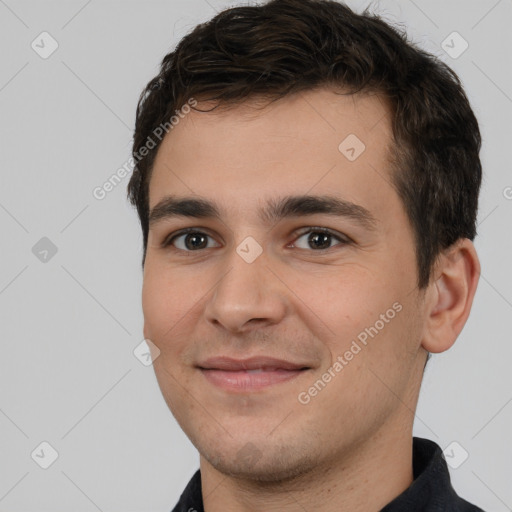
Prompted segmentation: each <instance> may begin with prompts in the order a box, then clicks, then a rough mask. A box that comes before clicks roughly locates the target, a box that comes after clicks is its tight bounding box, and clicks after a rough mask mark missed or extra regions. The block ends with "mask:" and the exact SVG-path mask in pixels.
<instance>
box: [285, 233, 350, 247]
mask: <svg viewBox="0 0 512 512" xmlns="http://www.w3.org/2000/svg"><path fill="white" fill-rule="evenodd" d="M306 235H307V238H306ZM301 238H305V241H304V242H300V243H299V244H298V243H297V242H298V241H299V240H301ZM335 240H337V241H338V243H337V244H334V245H341V244H347V243H348V240H346V239H345V238H344V237H342V236H340V235H338V234H335V233H333V232H332V231H331V230H329V229H327V228H308V229H307V230H306V231H302V233H301V234H300V236H299V237H298V238H297V239H296V240H295V242H294V243H293V246H294V247H298V248H299V249H313V250H316V251H322V250H327V249H330V248H331V247H332V245H331V244H332V243H333V241H335Z"/></svg>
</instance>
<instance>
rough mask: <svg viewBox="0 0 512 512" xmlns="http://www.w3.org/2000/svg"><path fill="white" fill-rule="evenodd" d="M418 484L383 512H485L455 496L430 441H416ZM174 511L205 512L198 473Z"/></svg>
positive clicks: (397, 498) (436, 449)
mask: <svg viewBox="0 0 512 512" xmlns="http://www.w3.org/2000/svg"><path fill="white" fill-rule="evenodd" d="M413 475H414V481H413V483H412V484H411V485H410V487H408V488H407V489H406V490H405V491H404V492H403V493H402V494H400V496H397V497H396V498H395V499H394V500H393V501H392V502H391V503H389V504H387V505H386V506H385V507H384V508H383V509H382V510H381V512H483V511H482V509H480V508H478V507H476V506H474V505H471V503H468V502H467V501H465V500H463V499H462V498H460V497H459V496H457V494H456V493H455V491H454V489H453V487H452V484H451V482H450V473H449V472H448V467H447V465H446V461H445V460H444V458H443V456H442V451H441V448H440V447H439V446H438V445H437V444H436V443H434V442H433V441H429V440H428V439H422V438H420V437H414V438H413ZM172 512H204V509H203V498H202V495H201V473H200V471H199V470H198V471H197V472H196V473H195V475H194V476H193V477H192V479H191V480H190V482H189V483H188V485H187V487H186V489H185V490H184V491H183V494H182V495H181V498H180V500H179V502H178V504H177V505H176V507H175V508H174V509H173V510H172Z"/></svg>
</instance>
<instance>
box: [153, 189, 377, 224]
mask: <svg viewBox="0 0 512 512" xmlns="http://www.w3.org/2000/svg"><path fill="white" fill-rule="evenodd" d="M258 214H259V218H260V220H262V221H263V222H265V223H267V224H272V223H274V222H278V221H279V220H282V219H285V218H289V217H304V216H307V215H315V214H324V215H332V216H335V217H348V218H350V219H353V220H355V221H356V222H357V223H359V224H360V225H361V226H363V227H364V228H366V229H368V230H372V231H374V230H376V229H377V219H376V218H375V217H374V216H373V215H372V213H371V212H370V211H369V210H367V209H366V208H365V207H363V206H361V205H358V204H355V203H352V202H350V201H347V200H345V199H340V198H338V197H333V196H328V195H322V196H317V195H300V196H286V197H282V198H277V199H270V200H268V201H267V204H266V206H265V207H264V208H261V209H260V210H259V212H258ZM174 217H189V218H197V219H207V218H211V219H218V220H221V218H222V215H221V208H219V207H218V206H217V205H216V204H215V203H214V202H211V201H209V200H206V199H200V198H199V199H198V198H195V197H175V196H166V197H164V198H163V199H162V200H161V201H159V202H158V203H157V204H156V205H155V206H154V207H153V209H152V210H151V212H150V214H149V225H150V226H152V225H154V224H155V223H157V222H158V221H160V220H162V219H170V218H174Z"/></svg>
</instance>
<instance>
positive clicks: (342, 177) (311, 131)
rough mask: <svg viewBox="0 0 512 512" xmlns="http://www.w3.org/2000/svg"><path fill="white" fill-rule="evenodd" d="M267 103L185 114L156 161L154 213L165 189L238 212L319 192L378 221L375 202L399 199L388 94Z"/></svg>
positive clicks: (318, 94)
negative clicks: (392, 163) (356, 206)
mask: <svg viewBox="0 0 512 512" xmlns="http://www.w3.org/2000/svg"><path fill="white" fill-rule="evenodd" d="M262 105H263V104H262V102H261V101H254V100H248V101H246V102H244V103H242V104H240V105H237V106H232V107H230V108H228V109H221V110H214V111H212V112H196V111H194V110H191V111H190V112H189V113H187V114H185V115H183V116H182V118H181V119H180V121H179V123H178V124H177V125H176V126H174V128H173V129H172V130H171V131H170V132H169V133H168V134H167V135H166V137H165V138H164V140H163V142H162V144H161V145H160V148H159V151H158V154H157V157H156V159H155V163H154V167H153V173H152V177H151V181H150V187H149V203H150V210H151V209H152V208H153V207H154V206H155V205H156V204H157V203H158V202H160V201H161V200H162V198H164V197H165V196H167V195H169V194H172V195H174V196H178V197H179V196H183V197H184V196H187V197H190V196H191V195H193V196H198V197H202V198H209V199H210V200H211V201H214V202H216V203H217V204H219V205H221V206H223V213H225V214H226V215H229V214H233V215H239V214H240V212H249V211H250V210H254V211H256V210H257V211H258V212H259V211H260V209H261V206H262V201H264V202H268V201H271V200H272V199H273V198H276V197H282V196H285V195H296V196H299V195H306V194H308V193H315V194H321V195H325V194H329V195H331V196H332V195H337V196H339V197H340V198H343V199H344V200H347V201H351V202H353V203H357V204H362V205H363V206H365V207H366V208H367V209H368V210H372V208H373V209H374V211H375V212H376V213H377V215H376V216H377V217H378V216H379V214H378V210H379V207H380V208H381V209H382V208H385V207H386V202H387V201H388V200H389V199H391V200H393V199H395V200H396V199H397V198H396V196H395V197H394V198H393V197H392V196H393V195H394V189H393V188H392V187H391V184H390V163H389V154H390V153H389V151H390V148H391V142H392V129H391V112H390V108H389V106H388V104H387V102H386V101H385V100H384V99H383V98H381V97H379V96H377V95H369V94H364V95H363V94H355V95H354V94H347V93H345V94H339V93H335V92H333V91H332V90H328V89H318V90H314V91H308V92H303V93H299V94H294V95H292V96H287V97H284V98H282V99H280V100H278V101H276V102H274V103H271V104H266V106H262ZM209 107H211V105H207V104H201V103H199V104H198V108H201V109H207V108H209ZM387 196H388V197H387Z"/></svg>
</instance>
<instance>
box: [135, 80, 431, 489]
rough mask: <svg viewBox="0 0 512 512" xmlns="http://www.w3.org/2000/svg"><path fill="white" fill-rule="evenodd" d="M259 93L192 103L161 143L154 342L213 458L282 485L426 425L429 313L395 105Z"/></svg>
mask: <svg viewBox="0 0 512 512" xmlns="http://www.w3.org/2000/svg"><path fill="white" fill-rule="evenodd" d="M252 103H253V102H247V103H244V104H243V105H241V106H237V107H234V108H232V109H229V110H226V111H219V112H211V113H201V112H195V111H192V112H190V113H188V114H187V115H186V116H184V118H183V119H181V120H180V122H179V124H178V125H177V126H175V128H174V129H173V130H172V131H171V132H170V133H169V134H168V135H167V137H166V138H165V139H164V141H163V142H162V145H161V147H160V149H159V151H158V154H157V158H156V161H155V165H154V169H153V174H152V178H151V182H150V189H149V202H150V211H152V221H151V225H150V231H149V240H148V247H147V255H146V260H145V268H144V285H143V312H144V321H145V323H144V335H145V337H146V338H148V339H149V340H151V341H152V342H153V343H154V344H155V345H156V346H157V347H158V349H159V350H160V355H159V356H158V357H157V358H156V359H155V361H154V368H155V372H156V376H157V379H158V383H159V386H160V388H161V390H162V393H163V396H164V398H165V400H166V402H167V404H168V406H169V407H170V409H171V411H172V413H173V414H174V416H175V418H176V419H177V421H178V422H179V424H180V426H181V427H182V429H183V430H184V432H185V433H186V434H187V435H188V437H189V438H190V439H191V441H192V442H193V443H194V445H195V446H196V447H197V449H198V450H199V452H200V454H201V456H202V461H204V462H205V463H207V464H209V465H211V466H213V467H214V468H216V469H218V470H219V471H222V472H223V473H225V474H230V475H238V476H246V477H251V478H256V479H260V480H265V479H268V480H272V479H273V480H276V479H282V478H288V477H291V476H295V475H299V474H301V473H304V472H306V471H308V470H310V469H311V468H314V467H322V466H325V467H326V468H327V467H330V466H332V464H333V463H334V462H335V461H339V460H347V458H348V457H350V456H351V454H352V453H355V451H356V449H360V448H361V446H362V445H364V443H367V442H369V440H371V439H377V438H379V437H381V438H386V436H388V437H389V436H390V435H392V432H396V429H397V428H402V429H404V428H405V429H408V428H412V427H411V425H412V414H411V410H414V407H415V404H416V399H417V393H418V390H419V385H420V381H421V373H422V368H423V364H424V361H425V352H424V350H423V349H422V348H421V333H422V329H423V327H424V315H425V313H424V310H423V306H422V305H423V303H422V301H421V300H420V297H421V295H420V293H419V292H418V290H417V288H416V279H417V267H416V258H415V252H414V243H413V232H412V228H411V226H410V224H409V221H408V219H407V217H406V214H405V211H404V209H403V205H402V203H401V201H400V199H399V197H398V196H397V194H396V191H395V190H394V189H393V187H392V186H391V184H390V175H391V169H390V164H389V162H388V151H389V148H390V142H391V137H392V132H391V125H390V113H389V111H388V108H387V106H386V104H385V103H384V101H383V100H382V99H379V98H378V97H377V96H375V95H373V96H370V95H364V96H363V95H339V94H335V93H333V92H331V91H329V90H327V89H318V90H315V91H310V92H307V93H302V94H300V95H296V96H290V97H286V98H284V99H281V100H279V101H278V102H276V103H274V104H273V105H271V106H267V107H265V108H263V109H261V108H260V109H259V110H258V109H254V108H253V107H254V105H253V104H252ZM355 137H357V139H356V138H355ZM362 144H364V147H363V145H362ZM304 196H311V197H310V198H309V199H308V200H305V198H304ZM185 198H186V199H193V200H202V201H207V202H208V203H210V204H208V205H204V204H192V206H193V207H192V208H188V209H187V207H186V204H184V203H180V202H179V201H180V200H183V199H185ZM294 198H295V199H294ZM170 199H172V200H173V201H174V202H173V201H171V200H170ZM199 206H201V208H199ZM206 206H208V208H207V207H206ZM335 206H337V208H335ZM214 208H216V210H217V211H216V212H214ZM214 213H217V214H218V215H214ZM184 230H189V232H185V233H184Z"/></svg>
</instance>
